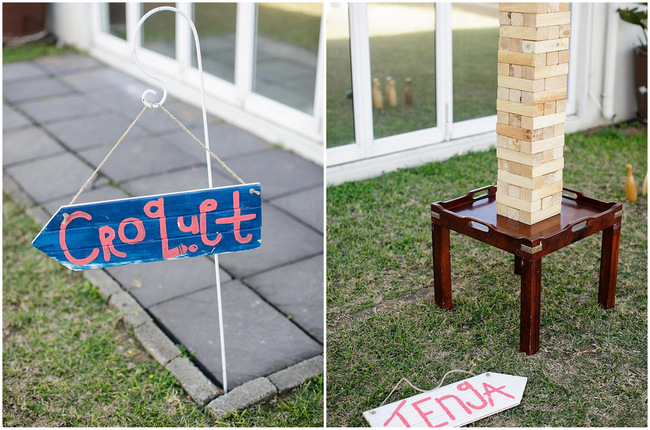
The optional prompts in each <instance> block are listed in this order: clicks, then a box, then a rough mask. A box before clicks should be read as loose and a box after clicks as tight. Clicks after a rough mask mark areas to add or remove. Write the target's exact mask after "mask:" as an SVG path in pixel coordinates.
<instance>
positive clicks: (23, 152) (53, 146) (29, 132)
mask: <svg viewBox="0 0 650 430" xmlns="http://www.w3.org/2000/svg"><path fill="white" fill-rule="evenodd" d="M64 151H65V148H63V147H62V146H61V145H59V143H58V142H57V141H56V140H54V139H53V138H52V137H50V136H49V135H48V134H47V133H45V132H44V131H43V130H42V129H41V128H39V127H34V126H31V127H23V128H21V129H18V130H12V131H7V132H5V133H4V134H3V136H2V164H3V165H4V166H8V165H11V164H15V163H18V162H22V161H26V160H32V159H37V158H43V157H47V156H48V155H53V154H57V153H60V152H64Z"/></svg>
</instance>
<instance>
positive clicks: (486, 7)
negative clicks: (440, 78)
mask: <svg viewBox="0 0 650 430" xmlns="http://www.w3.org/2000/svg"><path fill="white" fill-rule="evenodd" d="M451 22H452V44H453V52H454V54H453V55H454V59H453V67H454V122H457V121H464V120H467V119H473V118H481V117H485V116H490V115H496V113H497V112H496V93H497V56H496V49H497V47H498V46H499V7H498V4H497V3H454V4H453V5H452V8H451Z"/></svg>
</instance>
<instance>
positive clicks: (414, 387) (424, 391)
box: [379, 369, 476, 407]
mask: <svg viewBox="0 0 650 430" xmlns="http://www.w3.org/2000/svg"><path fill="white" fill-rule="evenodd" d="M452 373H467V374H469V375H472V376H476V375H475V374H473V373H472V372H468V371H467V370H460V369H454V370H450V371H449V372H447V373H445V375H444V376H443V377H442V380H440V383H439V384H438V386H437V387H436V388H433V389H431V390H423V389H421V388H418V387H416V386H415V385H413V384H412V383H411V381H409V380H408V379H406V378H402V379H400V380H399V382H398V383H397V384H395V386H394V387H393V389H392V390H391V392H390V393H388V396H386V398H385V399H384V401H383V402H381V405H379V406H380V407H381V406H384V403H386V401H387V400H388V399H389V398H390V396H392V395H393V393H394V392H395V390H397V388H399V386H400V385H401V384H402V382H406V383H407V384H409V385H410V386H411V388H413V389H414V390H416V391H419V392H420V393H428V392H430V391H435V390H437V389H438V388H440V387H442V384H443V382H445V378H446V377H447V375H450V374H452Z"/></svg>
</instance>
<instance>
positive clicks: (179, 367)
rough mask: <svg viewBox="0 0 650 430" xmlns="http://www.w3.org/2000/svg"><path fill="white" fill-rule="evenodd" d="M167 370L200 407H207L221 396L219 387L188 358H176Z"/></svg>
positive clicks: (168, 365) (167, 366)
mask: <svg viewBox="0 0 650 430" xmlns="http://www.w3.org/2000/svg"><path fill="white" fill-rule="evenodd" d="M165 368H166V369H167V370H169V371H170V372H172V374H173V375H174V376H175V377H176V379H177V380H178V382H179V383H180V384H181V387H183V389H184V390H185V392H187V394H189V395H190V397H191V398H192V400H194V402H195V403H196V404H198V405H199V406H205V405H206V404H207V403H208V402H209V401H210V400H212V399H214V398H215V397H216V396H218V395H219V390H218V389H217V387H216V386H215V385H214V384H213V383H212V382H211V381H210V380H209V379H208V378H206V377H205V375H203V373H201V371H200V370H199V369H197V368H196V366H194V364H192V362H191V361H190V360H189V359H188V358H187V357H179V358H176V359H174V360H172V361H170V362H169V363H168V364H167V365H166V366H165Z"/></svg>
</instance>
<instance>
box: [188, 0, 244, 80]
mask: <svg viewBox="0 0 650 430" xmlns="http://www.w3.org/2000/svg"><path fill="white" fill-rule="evenodd" d="M194 25H195V26H196V31H197V32H198V33H199V38H200V42H201V54H202V58H203V70H205V71H206V72H207V73H210V74H212V75H215V76H217V77H219V78H221V79H224V80H226V81H229V82H235V28H236V25H237V4H236V3H195V4H194ZM192 65H193V66H194V67H197V62H196V48H195V47H194V38H192Z"/></svg>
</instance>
